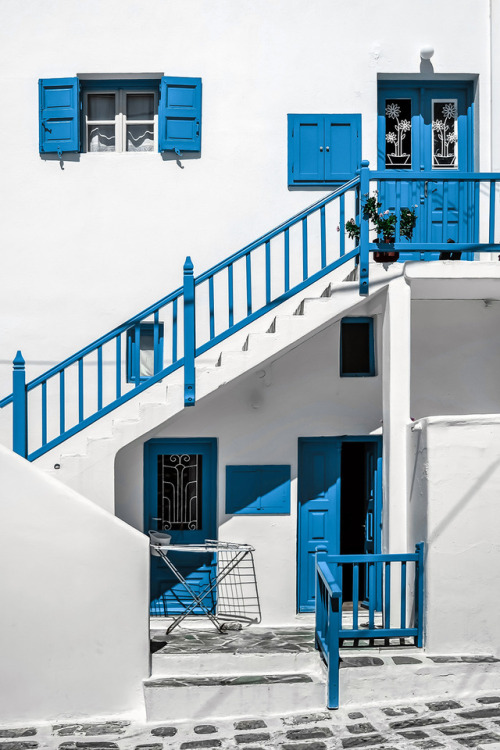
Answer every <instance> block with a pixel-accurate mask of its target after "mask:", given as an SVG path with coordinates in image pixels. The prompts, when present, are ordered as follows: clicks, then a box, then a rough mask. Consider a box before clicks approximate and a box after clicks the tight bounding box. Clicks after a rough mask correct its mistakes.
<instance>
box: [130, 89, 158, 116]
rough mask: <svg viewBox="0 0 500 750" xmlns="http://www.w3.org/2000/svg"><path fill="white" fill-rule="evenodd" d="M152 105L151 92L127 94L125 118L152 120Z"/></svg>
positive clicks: (152, 97)
mask: <svg viewBox="0 0 500 750" xmlns="http://www.w3.org/2000/svg"><path fill="white" fill-rule="evenodd" d="M153 107H154V96H153V94H128V96H127V120H152V119H153V117H154V112H153Z"/></svg>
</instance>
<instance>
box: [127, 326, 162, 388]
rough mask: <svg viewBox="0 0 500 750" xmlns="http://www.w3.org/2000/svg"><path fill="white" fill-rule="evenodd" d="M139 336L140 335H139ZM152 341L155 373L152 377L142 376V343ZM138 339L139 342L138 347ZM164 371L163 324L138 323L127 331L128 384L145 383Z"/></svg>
mask: <svg viewBox="0 0 500 750" xmlns="http://www.w3.org/2000/svg"><path fill="white" fill-rule="evenodd" d="M155 325H157V326H158V334H157V336H158V340H157V341H156V342H155V340H154V339H155ZM137 334H138V335H137ZM146 337H147V338H149V339H150V340H151V339H152V340H153V341H152V343H153V348H152V349H151V347H148V349H149V351H152V352H153V372H152V373H151V375H141V372H140V367H141V342H143V341H144V339H145V338H146ZM136 339H138V340H139V347H137V343H136ZM162 369H163V323H158V324H155V323H138V324H137V325H135V326H134V327H133V328H129V329H128V331H127V383H144V382H145V381H146V380H148V378H151V377H153V375H156V373H157V372H160V370H162Z"/></svg>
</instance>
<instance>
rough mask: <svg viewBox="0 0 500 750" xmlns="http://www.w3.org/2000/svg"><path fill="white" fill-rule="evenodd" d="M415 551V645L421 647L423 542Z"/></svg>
mask: <svg viewBox="0 0 500 750" xmlns="http://www.w3.org/2000/svg"><path fill="white" fill-rule="evenodd" d="M415 552H416V553H417V555H418V561H417V570H416V573H417V580H416V582H415V583H416V588H417V596H416V605H417V606H416V610H417V611H416V613H415V614H416V618H415V619H416V621H417V628H418V634H417V646H418V648H422V646H423V645H424V542H419V543H418V544H416V545H415Z"/></svg>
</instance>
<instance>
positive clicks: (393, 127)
mask: <svg viewBox="0 0 500 750" xmlns="http://www.w3.org/2000/svg"><path fill="white" fill-rule="evenodd" d="M473 127H474V108H473V88H472V82H467V81H465V82H459V81H456V82H455V81H454V82H434V83H431V82H425V81H405V82H403V81H401V82H396V81H381V82H379V95H378V169H379V171H381V170H384V171H385V172H387V174H388V176H390V175H391V174H398V175H401V173H405V172H408V173H410V174H411V175H412V176H413V177H418V174H419V172H432V173H433V178H432V179H422V180H413V179H412V180H408V181H405V180H402V181H400V180H397V181H396V180H381V181H380V182H379V197H380V200H381V202H382V205H383V209H382V210H386V209H388V210H390V211H396V209H397V207H398V206H400V207H401V206H403V207H410V206H413V207H415V206H416V210H417V225H416V227H415V231H414V235H413V240H414V241H415V242H426V243H429V242H435V243H449V244H450V252H452V251H453V243H457V242H474V241H475V239H476V237H477V234H478V227H477V223H476V216H477V212H476V211H475V210H474V206H475V203H476V202H477V200H478V196H477V188H476V187H475V186H474V185H473V184H472V183H467V182H459V181H458V182H457V181H450V182H448V183H447V182H446V180H443V178H445V177H446V176H447V175H455V176H457V177H459V176H460V174H465V173H467V172H473V171H474V136H473ZM434 175H435V178H434ZM403 241H404V240H403ZM438 258H439V253H435V254H434V255H432V256H431V255H426V256H424V255H422V256H421V259H422V260H424V259H425V260H436V259H438ZM418 259H419V256H415V255H413V254H409V253H401V254H400V260H402V261H403V260H418ZM462 259H464V260H466V259H467V260H468V259H472V257H471V256H469V255H468V254H465V253H464V254H462Z"/></svg>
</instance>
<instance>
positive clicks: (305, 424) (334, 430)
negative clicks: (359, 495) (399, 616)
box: [115, 301, 382, 625]
mask: <svg viewBox="0 0 500 750" xmlns="http://www.w3.org/2000/svg"><path fill="white" fill-rule="evenodd" d="M381 304H382V303H381V302H380V301H379V309H378V312H379V314H378V315H376V318H377V321H376V336H377V341H378V347H377V372H378V374H377V376H376V377H372V378H340V377H339V360H338V352H339V332H340V324H339V323H334V324H333V325H331V326H330V327H329V328H327V329H325V330H323V331H322V332H321V333H319V334H317V335H316V336H314V337H312V338H311V339H309V340H308V341H306V342H305V343H303V344H301V345H300V346H298V347H297V348H295V349H294V350H292V351H291V352H289V353H288V354H285V355H284V356H283V357H281V358H279V359H277V360H275V361H273V362H272V363H271V364H270V365H269V366H267V367H266V368H265V370H259V371H257V372H256V373H250V374H248V375H246V376H244V377H243V378H241V379H240V380H239V381H237V382H235V383H234V384H232V385H229V386H227V387H225V388H224V390H223V392H220V393H215V394H213V395H212V396H210V397H208V398H206V399H204V400H203V401H202V402H200V403H198V404H196V406H195V407H194V408H192V409H185V410H184V412H183V413H182V414H180V415H179V417H177V418H175V419H173V420H171V421H170V422H169V423H168V425H166V426H165V427H164V428H163V429H160V430H158V431H157V432H155V433H150V434H149V435H148V438H152V437H168V438H179V437H215V438H217V439H218V483H217V485H218V500H217V506H218V514H217V515H218V525H219V538H220V539H223V540H229V541H236V542H246V543H249V544H252V545H253V546H254V547H255V549H256V552H255V565H256V572H257V581H258V587H259V595H260V599H261V607H262V614H263V623H264V624H267V625H271V624H274V625H284V624H289V623H291V622H293V621H294V619H295V616H296V568H297V562H296V558H297V553H296V549H297V453H298V438H299V437H311V436H321V435H326V436H328V435H332V436H333V435H339V436H340V435H369V434H372V433H376V432H379V431H380V430H381V418H382V393H381V389H382V383H381V381H382V377H381V350H382V349H381V343H380V339H381V315H380V312H381V310H380V305H381ZM372 305H373V303H369V304H368V305H367V306H365V309H359V310H357V314H360V315H363V314H373V312H375V311H374V310H372V309H371V306H372ZM370 311H371V312H370ZM143 445H144V442H143V441H142V440H141V441H137V442H136V443H134V444H131V445H130V446H128V447H127V448H124V449H123V450H122V451H120V453H119V454H118V455H117V459H116V471H115V479H116V513H117V515H118V516H119V517H120V518H123V519H124V520H125V521H127V522H128V523H130V524H131V525H133V526H135V527H136V528H138V529H142V528H143V513H144V511H143V494H144V493H143ZM228 464H290V465H291V477H292V488H291V513H290V515H275V516H262V517H257V516H227V515H226V514H225V472H226V465H228ZM278 541H279V543H277V542H278Z"/></svg>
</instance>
